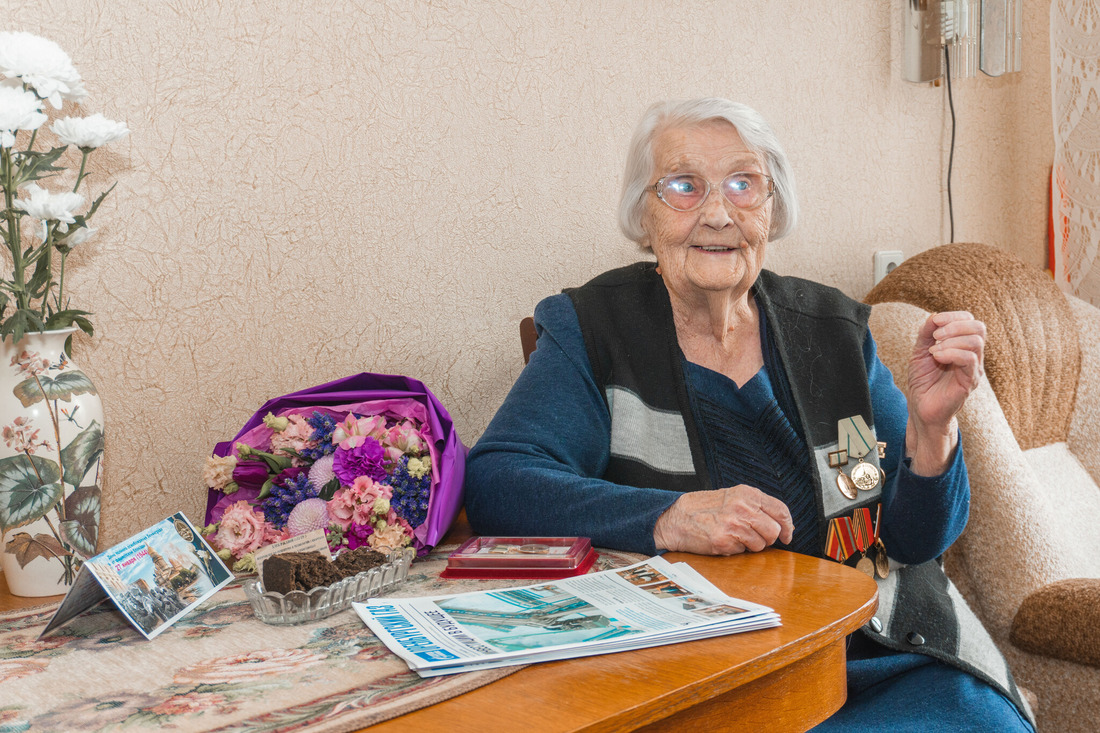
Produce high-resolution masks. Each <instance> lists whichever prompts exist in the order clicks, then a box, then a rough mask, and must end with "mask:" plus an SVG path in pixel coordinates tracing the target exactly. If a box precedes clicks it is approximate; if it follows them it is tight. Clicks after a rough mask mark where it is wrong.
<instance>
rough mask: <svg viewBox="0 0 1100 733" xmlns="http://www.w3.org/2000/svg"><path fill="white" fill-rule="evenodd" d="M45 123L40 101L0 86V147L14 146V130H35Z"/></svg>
mask: <svg viewBox="0 0 1100 733" xmlns="http://www.w3.org/2000/svg"><path fill="white" fill-rule="evenodd" d="M45 121H46V115H44V114H42V100H40V99H39V98H38V97H36V96H35V95H34V94H32V93H31V92H25V91H23V90H22V89H16V88H13V87H4V86H0V147H5V148H10V147H11V146H12V145H15V131H16V130H37V129H38V128H39V127H41V126H42V123H43V122H45Z"/></svg>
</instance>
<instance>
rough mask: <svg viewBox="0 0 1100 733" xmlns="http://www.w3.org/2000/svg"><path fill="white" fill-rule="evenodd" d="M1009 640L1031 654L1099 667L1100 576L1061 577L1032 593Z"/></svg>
mask: <svg viewBox="0 0 1100 733" xmlns="http://www.w3.org/2000/svg"><path fill="white" fill-rule="evenodd" d="M1009 640H1010V641H1012V643H1013V644H1015V645H1016V646H1018V647H1019V648H1021V649H1023V650H1024V651H1026V652H1030V653H1032V654H1038V655H1041V656H1046V657H1054V658H1055V659H1064V660H1066V661H1070V662H1077V663H1079V664H1088V665H1092V666H1094V667H1100V579H1095V578H1073V579H1072V580H1060V581H1058V582H1056V583H1051V584H1050V585H1045V586H1043V587H1042V588H1040V589H1039V590H1037V591H1034V592H1033V593H1031V594H1029V595H1028V596H1027V597H1026V598H1025V599H1024V602H1023V603H1021V604H1020V608H1019V610H1018V611H1017V612H1016V618H1015V619H1013V621H1012V632H1011V634H1010V635H1009Z"/></svg>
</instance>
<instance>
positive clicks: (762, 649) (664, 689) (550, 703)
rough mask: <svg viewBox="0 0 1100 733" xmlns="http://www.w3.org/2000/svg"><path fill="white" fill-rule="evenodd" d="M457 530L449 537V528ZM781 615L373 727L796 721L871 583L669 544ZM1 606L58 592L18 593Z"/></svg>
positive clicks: (763, 558)
mask: <svg viewBox="0 0 1100 733" xmlns="http://www.w3.org/2000/svg"><path fill="white" fill-rule="evenodd" d="M449 539H450V538H449ZM666 557H667V558H668V559H669V560H670V561H673V562H676V561H679V560H684V561H687V562H688V563H689V564H691V565H692V566H693V567H694V568H695V569H696V570H698V571H699V572H701V573H702V574H703V575H704V576H706V577H707V578H708V579H709V580H710V581H711V582H712V583H714V584H715V585H717V586H718V587H719V588H721V589H722V590H723V591H725V592H726V593H728V594H730V595H732V596H735V597H739V598H744V599H746V600H750V601H755V602H757V603H763V604H765V605H767V606H771V607H772V608H774V609H775V610H776V611H778V612H779V614H780V616H781V618H782V621H783V625H782V626H781V627H779V628H775V629H766V630H762V631H751V632H747V633H743V634H734V635H731V636H724V637H720V638H717V639H706V640H702V641H692V642H687V643H681V644H673V645H669V646H664V647H656V648H651V649H641V650H638V651H632V652H622V653H619V654H608V655H603V656H597V657H587V658H584V659H571V660H565V661H561V662H547V663H543V664H535V665H532V666H530V667H528V668H526V669H523V670H521V671H519V672H517V673H515V674H513V675H511V676H509V677H505V678H504V679H502V680H499V681H497V682H494V683H492V684H490V685H488V686H486V687H482V688H480V689H477V690H473V691H472V692H468V693H466V694H464V695H459V696H458V697H454V698H451V699H450V700H447V701H445V702H442V703H439V704H438V705H433V706H431V707H427V708H422V709H420V710H417V711H415V712H412V713H409V714H408V715H403V716H401V717H399V718H395V719H393V720H390V721H387V722H384V723H381V724H379V725H376V726H373V727H371V728H370V729H369V730H370V731H371V733H387V732H390V731H392V732H393V733H398V732H399V733H409V732H410V731H417V733H432V732H434V731H438V732H439V733H465V732H469V733H487V732H493V731H502V732H503V731H508V732H509V733H510V732H511V731H521V732H523V733H536V732H540V731H547V732H550V731H553V732H555V733H557V732H559V731H585V733H596V732H597V731H627V730H641V731H647V732H652V731H679V730H702V731H726V730H728V731H745V730H767V731H769V733H780V732H781V731H801V730H805V729H807V728H809V727H811V726H813V725H815V724H817V723H818V722H820V721H822V720H824V719H825V718H826V717H828V716H829V715H830V714H832V713H833V712H834V711H835V710H837V709H839V708H840V706H841V705H842V704H843V703H844V700H845V696H846V685H845V669H844V660H845V654H844V641H845V637H846V636H847V635H848V634H850V633H851V632H853V631H854V630H856V629H857V628H859V627H860V626H862V625H863V624H865V623H866V622H867V621H868V620H869V619H870V618H871V616H872V615H873V614H874V611H875V607H876V598H877V594H876V586H875V583H874V582H873V581H872V580H871V579H870V578H868V577H867V576H865V575H863V574H862V573H859V572H857V571H855V570H852V569H851V568H847V567H844V566H841V565H838V564H836V563H833V562H828V561H825V560H817V559H815V558H811V557H807V556H805V555H797V554H793V553H789V552H784V551H782V550H767V551H765V552H762V553H758V554H749V555H739V556H736V557H727V558H718V557H701V556H698V555H687V554H682V553H670V554H668V555H666ZM3 578H4V576H3V573H0V609H15V608H26V607H30V606H36V605H40V604H42V603H46V602H49V601H51V600H57V599H58V598H59V597H56V596H55V597H51V598H19V597H15V596H12V595H11V594H10V593H9V592H8V589H7V584H6V582H4V580H3Z"/></svg>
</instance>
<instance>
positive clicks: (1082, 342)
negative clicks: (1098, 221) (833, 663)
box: [866, 244, 1100, 731]
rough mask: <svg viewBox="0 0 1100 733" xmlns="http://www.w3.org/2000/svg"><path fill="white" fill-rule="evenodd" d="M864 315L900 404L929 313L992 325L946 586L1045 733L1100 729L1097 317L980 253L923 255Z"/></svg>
mask: <svg viewBox="0 0 1100 733" xmlns="http://www.w3.org/2000/svg"><path fill="white" fill-rule="evenodd" d="M866 301H867V302H868V303H871V304H874V308H873V311H872V316H871V328H872V332H873V334H874V337H875V340H876V342H877V343H878V347H879V354H880V356H881V358H882V360H883V361H884V362H885V363H886V365H887V367H889V369H890V370H891V371H892V372H893V373H894V378H895V381H896V382H897V383H898V386H900V387H901V388H902V389H903V390H905V388H906V384H905V379H906V378H905V375H906V364H907V360H908V358H909V355H910V351H911V349H912V345H913V341H914V338H915V336H916V332H917V329H918V328H919V326H920V324H921V323H922V322H923V321H924V319H925V318H926V317H927V315H928V312H930V311H942V310H961V309H966V310H969V311H971V312H972V313H973V314H974V315H975V316H976V317H978V318H979V319H981V320H983V321H985V323H986V326H987V329H988V340H987V346H986V378H985V379H983V380H982V383H981V385H980V386H979V387H978V389H977V390H976V391H975V392H974V393H973V394H972V395H971V396H970V398H969V399H968V400H967V403H966V405H965V407H964V408H963V411H962V412H961V414H960V415H959V425H960V430H961V432H962V441H963V446H964V450H965V456H966V462H967V467H968V470H969V473H970V482H971V505H970V522H969V524H968V526H967V528H966V531H965V532H964V533H963V535H962V536H961V537H960V539H959V541H958V542H957V543H956V544H955V546H954V547H952V548H951V550H950V551H949V552H948V555H947V557H946V558H945V562H946V567H947V571H948V575H949V576H950V577H951V578H952V580H953V581H954V582H955V584H956V585H957V586H958V587H959V589H960V591H961V592H962V594H963V595H964V597H965V598H966V600H967V602H968V603H969V604H970V606H971V608H972V609H973V610H974V611H975V612H976V613H977V614H978V615H979V617H981V619H982V620H983V622H984V623H985V624H986V627H987V628H988V630H989V632H990V634H991V635H992V636H993V639H994V640H995V641H996V642H997V644H998V646H999V647H1000V648H1001V650H1002V651H1003V652H1004V654H1005V657H1006V658H1007V659H1008V662H1009V665H1010V667H1011V669H1012V672H1013V674H1014V675H1015V677H1016V681H1017V683H1018V684H1020V685H1021V686H1022V687H1024V688H1027V689H1028V690H1030V691H1031V692H1032V693H1034V698H1035V703H1036V704H1035V705H1034V708H1035V713H1036V716H1037V719H1038V724H1039V729H1040V730H1041V731H1054V730H1057V731H1095V730H1098V729H1100V667H1097V666H1095V665H1096V664H1097V663H1098V662H1100V625H1098V623H1097V620H1098V619H1100V580H1097V579H1098V578H1100V486H1098V484H1100V309H1097V308H1095V307H1093V306H1091V305H1088V304H1087V303H1085V302H1083V301H1081V300H1079V299H1077V298H1074V297H1072V296H1066V295H1064V294H1063V293H1062V292H1061V291H1060V290H1059V289H1058V288H1057V286H1055V284H1054V283H1053V282H1052V281H1051V280H1050V278H1049V277H1048V276H1047V275H1046V274H1045V273H1043V272H1041V271H1039V270H1037V269H1035V268H1033V267H1029V266H1027V265H1025V264H1024V263H1023V262H1021V261H1020V260H1018V259H1017V258H1015V257H1014V256H1013V255H1011V254H1009V253H1008V252H1006V251H1004V250H1001V249H998V248H996V247H990V246H988V245H981V244H950V245H945V246H942V247H937V248H935V249H932V250H929V251H927V252H924V253H922V254H920V255H917V256H916V257H913V258H911V259H909V260H907V261H905V262H904V263H903V264H902V265H901V266H899V267H898V268H897V269H896V270H894V271H893V272H892V273H891V274H890V275H889V276H887V277H886V278H885V279H884V280H883V281H882V282H881V283H879V284H878V285H877V286H876V287H875V288H874V290H872V291H871V292H870V293H869V294H868V295H867V298H866ZM1025 601H1026V603H1025ZM1021 606H1024V610H1023V611H1021Z"/></svg>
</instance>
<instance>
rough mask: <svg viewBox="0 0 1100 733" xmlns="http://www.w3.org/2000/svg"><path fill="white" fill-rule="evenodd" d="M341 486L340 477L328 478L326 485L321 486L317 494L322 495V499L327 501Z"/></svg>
mask: <svg viewBox="0 0 1100 733" xmlns="http://www.w3.org/2000/svg"><path fill="white" fill-rule="evenodd" d="M339 488H340V479H338V478H331V479H329V480H328V483H327V484H325V485H324V486H322V487H321V491H319V492H318V494H317V495H318V496H319V497H321V498H322V499H324V500H325V501H328V500H329V499H331V498H332V497H333V496H334V495H335V494H336V492H337V490H338V489H339Z"/></svg>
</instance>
